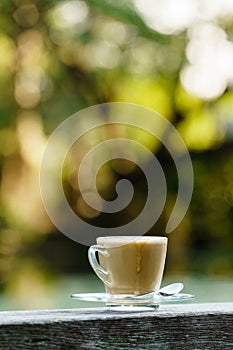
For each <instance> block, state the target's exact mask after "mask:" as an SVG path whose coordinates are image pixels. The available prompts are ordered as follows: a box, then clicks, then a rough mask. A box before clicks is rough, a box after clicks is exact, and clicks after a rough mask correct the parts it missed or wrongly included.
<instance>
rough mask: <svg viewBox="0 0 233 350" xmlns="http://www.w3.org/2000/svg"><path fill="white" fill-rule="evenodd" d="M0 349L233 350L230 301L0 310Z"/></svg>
mask: <svg viewBox="0 0 233 350" xmlns="http://www.w3.org/2000/svg"><path fill="white" fill-rule="evenodd" d="M0 349H1V350H7V349H13V350H18V349H23V350H27V349H40V350H47V349H48V350H53V349H56V350H59V349H62V350H63V349H65V350H66V349H95V350H99V349H107V350H111V349H130V350H131V349H137V350H138V349H139V350H141V349H151V350H157V349H161V350H166V349H169V350H170V349H174V350H185V349H188V350H208V349H210V350H213V349H217V350H219V349H225V350H228V349H229V350H232V349H233V303H219V304H213V303H209V304H195V303H192V304H185V303H184V304H175V305H174V304H169V305H166V306H165V305H163V306H160V308H159V309H158V310H156V311H146V312H119V311H118V312H117V311H111V310H108V309H107V308H95V309H91V308H90V309H69V310H42V311H3V312H0Z"/></svg>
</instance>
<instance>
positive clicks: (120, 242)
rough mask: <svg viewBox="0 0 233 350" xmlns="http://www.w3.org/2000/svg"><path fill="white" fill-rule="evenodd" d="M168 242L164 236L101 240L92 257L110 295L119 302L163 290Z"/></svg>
mask: <svg viewBox="0 0 233 350" xmlns="http://www.w3.org/2000/svg"><path fill="white" fill-rule="evenodd" d="M167 241H168V240H167V238H166V237H160V236H108V237H98V238H97V245H93V246H91V247H90V248H89V251H88V257H89V261H90V264H91V266H92V267H93V269H94V271H95V273H96V274H97V276H98V277H99V278H100V279H101V280H102V281H103V283H104V285H105V290H106V293H107V294H108V295H110V296H111V297H112V298H114V297H116V299H117V298H118V297H121V298H124V297H126V298H127V297H130V296H133V297H135V296H140V295H144V294H147V293H151V292H155V291H156V290H158V289H159V288H160V284H161V280H162V276H163V271H164V265H165V260H166V252H167ZM97 253H98V260H97V257H96V254H97Z"/></svg>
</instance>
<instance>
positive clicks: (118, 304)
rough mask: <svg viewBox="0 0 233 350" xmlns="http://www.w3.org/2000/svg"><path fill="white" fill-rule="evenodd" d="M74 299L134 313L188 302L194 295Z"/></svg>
mask: <svg viewBox="0 0 233 350" xmlns="http://www.w3.org/2000/svg"><path fill="white" fill-rule="evenodd" d="M71 298H72V299H75V300H82V301H90V302H100V303H106V306H109V307H111V308H115V309H116V308H117V309H122V310H126V308H127V307H128V308H129V309H130V310H131V311H132V307H136V309H137V310H138V311H139V310H140V308H141V309H144V308H145V309H146V310H148V308H150V309H153V310H154V309H157V308H158V307H159V305H160V304H164V303H171V302H180V301H186V300H190V299H193V298H194V295H192V294H183V293H179V294H176V295H172V296H160V295H154V296H151V295H150V296H149V297H148V298H147V297H146V296H145V295H144V296H143V295H142V296H133V295H132V296H128V295H127V296H125V295H122V296H110V295H108V294H106V293H82V294H79V293H78V294H72V295H71Z"/></svg>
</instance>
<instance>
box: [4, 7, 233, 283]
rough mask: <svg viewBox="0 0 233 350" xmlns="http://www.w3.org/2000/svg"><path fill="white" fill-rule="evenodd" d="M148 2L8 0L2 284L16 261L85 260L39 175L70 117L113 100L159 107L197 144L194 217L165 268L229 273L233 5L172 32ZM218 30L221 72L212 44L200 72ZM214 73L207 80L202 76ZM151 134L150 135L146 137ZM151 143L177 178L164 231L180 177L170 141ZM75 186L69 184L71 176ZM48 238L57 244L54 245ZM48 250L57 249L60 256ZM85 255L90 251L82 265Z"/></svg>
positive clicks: (174, 238) (112, 172) (175, 238)
mask: <svg viewBox="0 0 233 350" xmlns="http://www.w3.org/2000/svg"><path fill="white" fill-rule="evenodd" d="M194 2H195V1H193V2H192V1H190V3H194ZM140 4H141V2H140V1H123V0H121V1H115V2H114V1H110V0H99V1H98V0H85V1H81V0H80V1H79V0H74V1H48V0H44V1H43V0H31V1H28V0H14V1H7V0H5V1H1V3H0V168H1V192H0V209H1V212H0V283H2V285H4V286H5V285H7V283H10V282H9V281H10V279H11V277H12V276H13V275H14V273H16V272H15V271H17V268H18V270H19V271H22V275H23V274H24V272H25V271H28V266H29V265H31V267H30V269H31V270H32V271H31V274H34V276H36V273H35V271H37V274H38V279H40V277H39V275H40V274H39V273H38V271H40V269H41V270H43V269H44V270H47V271H48V270H49V269H51V270H53V271H55V270H56V269H57V271H58V270H59V269H60V270H61V271H62V270H63V271H68V270H69V271H71V270H72V271H73V270H74V266H75V268H77V269H79V270H82V262H81V257H82V258H83V255H82V254H81V253H80V249H81V248H79V249H78V248H76V249H77V250H76V249H74V250H71V246H72V245H74V243H73V242H69V243H67V240H66V238H64V237H61V236H62V235H61V234H60V235H59V234H57V235H56V233H55V231H56V230H55V228H54V227H53V226H52V224H51V222H50V221H49V219H48V217H47V215H46V213H45V211H44V208H43V205H42V202H41V198H40V192H39V185H38V173H39V167H40V159H41V155H42V153H43V150H44V147H45V145H46V141H47V139H48V136H49V135H50V134H51V132H52V131H53V130H54V129H55V128H56V126H57V125H58V124H59V123H60V122H61V121H62V120H64V119H65V118H67V117H68V116H70V115H71V114H72V113H74V112H77V111H79V110H81V109H83V108H85V107H88V106H91V105H93V104H98V103H102V102H110V101H123V102H133V103H138V104H141V105H144V106H146V107H150V108H152V109H154V110H156V111H158V112H160V113H161V114H162V115H163V116H165V117H166V118H168V119H169V120H170V121H172V123H173V124H174V125H175V126H176V128H177V129H178V131H179V132H180V134H181V135H182V137H183V138H184V141H185V143H186V145H187V147H188V148H189V151H190V154H191V157H192V160H193V167H194V176H195V188H194V194H193V199H192V203H191V206H190V208H189V210H188V213H187V215H186V217H185V219H184V220H183V222H182V223H181V225H180V226H179V227H178V228H177V229H176V231H175V232H174V233H173V234H172V235H171V236H169V238H170V251H171V252H170V253H169V257H168V265H167V270H168V271H170V272H171V273H173V272H175V271H177V270H178V271H181V272H184V273H185V272H188V271H197V272H203V273H210V274H230V273H232V267H233V259H232V232H233V157H232V146H233V91H232V89H231V88H232V82H233V77H232V73H231V71H230V68H231V70H232V68H233V66H232V62H233V60H232V61H230V63H229V67H230V68H229V67H228V66H227V62H228V61H229V57H230V58H231V57H233V55H232V50H233V49H232V46H233V43H232V41H231V40H232V33H233V30H232V28H233V11H232V12H231V13H230V12H229V13H228V15H226V14H224V15H222V12H220V13H219V14H218V13H217V14H216V15H215V17H212V18H208V16H207V20H206V21H205V20H204V19H203V18H202V20H199V21H198V20H197V21H196V22H195V23H194V24H193V22H190V23H187V24H186V25H183V26H182V25H181V26H180V27H174V30H172V29H171V28H170V27H169V28H170V29H169V28H168V29H166V30H167V31H169V30H170V33H166V30H165V29H163V28H165V27H161V28H162V29H163V30H162V29H161V31H159V30H155V28H154V27H153V26H152V25H150V22H148V21H147V20H146V18H145V16H144V14H143V11H140V6H141V5H140ZM139 5H140V6H139ZM147 12H148V11H147ZM186 15H187V16H188V13H187V14H186ZM180 16H181V15H180ZM183 16H185V14H184V15H183ZM165 19H166V17H165ZM174 25H175V24H174ZM205 26H206V27H205ZM166 28H167V27H166ZM200 28H201V29H200ZM203 28H204V29H203ZM205 28H206V29H205ZM201 30H203V33H205V35H206V39H205V40H206V41H204V44H205V45H204V46H203V47H201V46H197V47H198V50H195V46H192V45H194V44H195V43H196V42H198V45H199V44H200V43H201V42H203V40H204V39H203V40H202V38H201V35H202V34H201V33H202V32H201ZM211 30H212V32H211ZM209 32H211V33H212V37H213V38H214V37H215V36H216V37H218V35H219V37H220V38H222V39H221V40H222V43H223V44H222V45H223V46H222V48H220V51H221V50H222V51H221V54H222V56H221V57H220V58H221V59H222V60H223V65H221V69H222V71H220V69H218V66H216V67H217V68H216V69H214V66H212V65H211V64H212V63H213V62H214V57H215V55H216V56H217V53H218V47H215V50H216V51H214V55H213V56H211V55H212V51H211V50H210V52H209V53H207V55H209V61H208V62H206V63H204V64H206V65H205V66H204V70H203V71H201V72H203V74H202V73H201V74H199V73H200V72H199V70H198V69H199V68H197V72H196V73H195V72H194V73H195V74H194V73H193V69H196V68H195V67H196V66H195V62H196V61H195V59H196V60H197V62H199V61H200V62H201V64H202V62H203V60H204V61H205V59H203V60H202V54H204V53H205V52H206V50H207V51H208V45H210V46H211V45H212V46H213V45H215V42H211V41H208V35H209V34H208V33H209ZM196 33H199V34H196ZM195 35H197V36H195ZM198 35H199V36H198ZM197 38H199V39H198V40H197ZM213 40H214V39H213ZM219 40H220V39H219ZM219 42H220V41H219ZM224 45H225V46H224ZM212 46H211V47H212ZM224 48H225V49H224ZM224 50H225V51H224ZM220 58H219V60H220V61H221V59H220ZM198 60H199V61H198ZM198 64H199V63H198ZM198 67H199V66H198ZM200 69H201V68H200ZM207 73H208V74H209V75H208V79H207V80H202V78H203V79H204V78H205V74H207ZM192 74H193V75H192ZM224 74H225V75H224ZM197 77H199V78H198V79H199V80H197V81H196V79H197ZM223 77H224V79H225V80H224V81H223ZM210 78H211V79H210ZM212 78H213V79H212ZM192 79H193V80H192ZM218 79H220V80H218ZM224 84H225V85H224ZM190 86H191V87H193V88H194V90H193V91H192V89H191V90H190ZM198 88H200V91H199V90H198ZM147 137H148V139H147ZM142 138H143V139H144V142H145V143H150V142H151V140H149V136H148V135H147V136H146V135H144V136H143V137H142ZM154 151H155V152H157V156H158V158H159V160H160V161H161V163H162V165H163V168H164V169H165V172H166V174H167V178H168V186H169V194H168V200H167V207H166V208H165V210H164V213H163V216H162V218H161V220H160V221H159V223H158V224H157V226H155V227H153V228H152V229H151V231H150V232H149V233H150V234H160V233H161V232H163V230H164V222H165V221H166V220H167V218H168V216H169V213H170V210H171V207H172V205H173V203H174V199H175V196H176V186H177V184H176V180H175V178H174V171H175V170H174V168H173V167H172V166H171V159H170V158H169V155H168V154H167V153H166V151H165V150H164V149H163V148H160V149H158V150H154ZM127 167H128V171H127V176H128V177H129V178H131V179H134V181H135V183H136V185H137V188H138V191H139V193H140V200H138V202H137V203H136V204H134V207H133V209H132V208H131V211H132V210H133V211H134V214H133V215H135V214H136V213H137V212H138V211H139V210H140V206H141V205H142V202H143V201H144V197H145V193H144V191H143V188H144V187H145V186H144V182H143V181H144V180H143V176H142V174H140V173H139V172H138V169H136V168H134V167H130V165H129V164H128V165H127ZM118 170H119V169H118ZM118 170H117V168H114V166H110V169H109V168H108V167H106V172H105V176H107V175H109V176H110V180H109V181H110V184H109V183H108V181H107V180H106V186H108V187H106V188H102V191H103V193H105V195H106V196H108V193H109V188H110V187H111V185H112V186H113V185H114V183H115V181H116V180H117V179H118V178H119V177H121V176H123V174H122V172H121V171H118ZM109 186H110V187H109ZM68 187H69V186H68ZM69 189H70V190H71V192H72V184H71V185H70V187H69ZM85 213H86V219H88V220H90V221H91V222H93V223H100V224H102V225H108V223H109V222H108V221H106V220H107V219H106V217H104V215H99V216H98V217H96V216H95V215H94V214H93V212H88V211H87V210H86V211H85ZM85 213H84V214H83V215H84V217H85ZM81 215H82V213H81ZM129 215H130V213H129V212H128V213H127V212H126V213H125V216H124V215H121V216H118V217H117V218H116V221H117V222H118V223H119V221H121V220H122V222H124V220H127V218H128V217H129ZM54 237H55V238H54ZM63 240H65V242H66V244H65V245H64V241H63ZM55 241H56V242H57V243H56V244H55ZM60 241H61V244H59V242H60ZM50 242H51V243H50ZM50 244H51V247H52V248H51V250H50V249H49V248H46V247H47V245H48V246H50ZM55 247H56V249H55ZM46 249H48V250H49V251H50V253H51V251H53V253H51V254H52V256H53V258H51V257H48V256H49V255H50V253H48V251H47V250H46ZM72 249H73V248H72ZM32 252H33V253H32ZM32 254H34V255H37V259H38V261H40V258H39V256H42V257H43V256H44V259H45V261H46V259H47V261H48V263H47V264H46V263H45V266H44V265H43V262H40V263H38V264H37V263H32V264H28V259H29V261H30V258H27V259H26V260H25V261H26V262H25V266H24V265H23V263H22V262H21V263H19V261H20V259H22V257H25V256H30V255H32ZM77 254H81V255H80V259H79V260H78V264H79V266H77V262H76V263H75V260H76V255H77ZM56 255H57V258H56V257H55V256H56ZM58 256H59V258H58ZM54 259H55V261H56V263H57V267H55V265H56V263H54ZM67 259H70V263H67ZM41 261H43V259H42V260H41ZM17 264H18V265H17ZM30 269H29V270H30ZM83 269H84V268H83ZM33 271H34V272H33ZM25 274H26V275H27V273H26V272H25ZM35 278H36V277H35Z"/></svg>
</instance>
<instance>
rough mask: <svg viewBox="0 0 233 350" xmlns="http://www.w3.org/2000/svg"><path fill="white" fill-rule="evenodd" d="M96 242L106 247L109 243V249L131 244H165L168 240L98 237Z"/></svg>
mask: <svg viewBox="0 0 233 350" xmlns="http://www.w3.org/2000/svg"><path fill="white" fill-rule="evenodd" d="M96 241H97V244H98V245H102V246H105V247H106V245H107V244H108V243H111V247H113V246H121V245H125V244H130V243H133V242H145V243H147V242H150V243H153V242H155V243H167V241H168V238H167V237H165V236H99V237H97V239H96Z"/></svg>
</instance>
